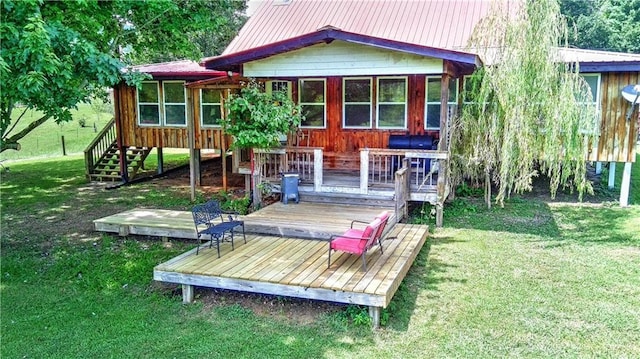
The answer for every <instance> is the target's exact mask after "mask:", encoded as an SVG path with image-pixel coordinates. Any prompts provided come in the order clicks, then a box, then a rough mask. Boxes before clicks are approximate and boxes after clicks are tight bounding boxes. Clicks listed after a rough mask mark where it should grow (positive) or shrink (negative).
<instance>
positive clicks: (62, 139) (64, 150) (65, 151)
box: [60, 136, 67, 156]
mask: <svg viewBox="0 0 640 359" xmlns="http://www.w3.org/2000/svg"><path fill="white" fill-rule="evenodd" d="M60 141H61V142H62V155H63V156H66V155H67V148H66V146H65V145H64V136H60Z"/></svg>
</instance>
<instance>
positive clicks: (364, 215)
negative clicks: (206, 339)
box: [93, 202, 396, 239]
mask: <svg viewBox="0 0 640 359" xmlns="http://www.w3.org/2000/svg"><path fill="white" fill-rule="evenodd" d="M382 210H385V208H380V207H364V206H350V205H336V204H331V203H308V202H300V203H298V204H283V203H281V202H278V203H274V204H271V205H269V206H266V207H264V208H262V209H260V210H258V211H255V212H253V213H250V214H248V215H246V216H241V217H240V219H242V220H244V222H245V227H246V231H247V232H250V233H260V234H271V235H277V236H287V237H302V238H312V239H328V238H329V237H331V235H333V234H340V233H342V232H344V230H345V229H346V228H349V226H350V225H351V221H352V220H359V221H366V222H370V221H371V220H373V218H374V217H375V216H376V215H377V214H379V213H380V212H381V211H382ZM387 210H389V212H390V213H391V218H390V219H389V228H390V227H391V225H392V224H393V223H395V222H396V217H395V214H394V213H393V209H387ZM93 223H94V227H95V230H96V231H100V232H109V233H118V234H119V235H130V234H135V235H144V236H158V237H169V238H188V239H195V238H196V232H195V227H194V225H193V218H192V217H191V212H189V211H174V210H166V209H147V208H137V209H132V210H129V211H125V212H121V213H117V214H114V215H111V216H107V217H104V218H99V219H96V220H94V221H93Z"/></svg>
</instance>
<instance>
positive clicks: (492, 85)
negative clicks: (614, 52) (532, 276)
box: [452, 0, 596, 205]
mask: <svg viewBox="0 0 640 359" xmlns="http://www.w3.org/2000/svg"><path fill="white" fill-rule="evenodd" d="M507 5H509V3H507ZM566 39H567V31H566V25H565V22H564V19H563V18H562V17H561V15H560V9H559V6H558V4H557V3H556V1H555V0H535V1H533V0H531V1H526V2H525V3H523V4H520V6H519V8H514V4H513V3H511V7H500V6H497V7H495V8H494V11H492V15H490V16H489V17H488V18H487V19H484V20H483V22H481V23H480V24H479V25H478V27H477V28H476V29H475V33H474V36H473V38H472V40H471V46H472V47H473V48H474V49H475V50H476V51H477V52H478V53H479V54H480V56H481V58H482V59H483V61H484V62H485V65H486V66H484V67H483V68H481V69H479V70H478V71H476V73H474V75H473V76H472V77H471V78H470V80H469V83H467V84H466V86H465V87H466V89H467V90H466V91H465V93H464V96H465V105H464V107H463V109H462V111H461V115H460V118H459V119H458V121H459V124H458V125H457V127H458V128H459V131H460V133H459V134H458V135H457V136H456V138H455V139H453V140H454V141H455V144H454V146H453V147H454V149H453V152H454V156H453V158H454V160H455V161H457V163H456V164H455V165H454V166H453V167H454V168H455V169H456V170H455V171H453V173H452V175H453V176H458V177H457V178H456V179H455V181H458V183H459V181H461V180H462V178H468V179H471V180H473V181H477V182H479V181H485V182H486V181H487V180H488V179H491V181H493V183H494V184H495V185H496V186H497V195H496V199H495V200H496V203H498V204H500V205H503V203H504V200H505V198H508V197H509V196H510V195H511V194H512V193H514V192H515V193H522V192H523V191H530V190H531V189H532V180H533V178H534V177H537V176H539V175H540V174H544V175H546V176H548V177H549V180H550V183H549V185H550V191H551V196H552V197H555V195H556V192H557V190H558V188H559V187H560V186H562V187H569V188H572V189H573V188H575V189H577V190H578V192H579V195H580V199H582V195H583V193H584V192H585V191H589V192H590V191H592V190H591V187H590V184H589V183H588V182H587V180H586V175H585V174H586V154H587V146H588V143H589V142H588V140H589V138H588V130H592V129H593V122H594V121H595V114H596V112H595V108H593V106H588V105H585V104H586V103H589V102H590V101H589V100H587V98H590V93H589V87H588V85H587V84H586V83H585V82H584V80H583V79H582V78H581V77H580V76H579V75H578V65H577V64H568V65H567V64H564V63H563V62H562V61H561V60H560V59H559V57H558V53H559V51H558V50H559V48H560V47H561V46H566ZM485 186H486V187H485V188H490V184H489V183H485Z"/></svg>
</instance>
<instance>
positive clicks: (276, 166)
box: [253, 147, 323, 190]
mask: <svg viewBox="0 0 640 359" xmlns="http://www.w3.org/2000/svg"><path fill="white" fill-rule="evenodd" d="M253 152H254V156H255V157H254V160H255V171H256V174H257V175H259V181H261V182H262V181H270V182H275V181H278V180H279V178H280V174H281V173H286V172H296V173H298V175H299V176H300V179H301V180H302V181H305V182H312V183H314V187H317V190H319V188H320V187H319V186H321V185H322V165H323V163H322V149H321V148H314V147H285V148H272V149H255V150H254V151H253Z"/></svg>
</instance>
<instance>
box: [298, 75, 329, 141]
mask: <svg viewBox="0 0 640 359" xmlns="http://www.w3.org/2000/svg"><path fill="white" fill-rule="evenodd" d="M305 81H322V88H323V90H322V91H323V94H322V100H323V102H322V109H323V111H322V126H305V125H303V124H300V128H310V129H326V128H327V79H326V78H315V77H314V78H304V79H299V80H298V105H300V107H301V108H302V107H303V106H320V103H319V102H302V91H303V89H304V86H303V83H304V82H305Z"/></svg>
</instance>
